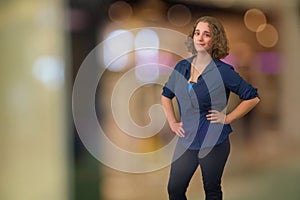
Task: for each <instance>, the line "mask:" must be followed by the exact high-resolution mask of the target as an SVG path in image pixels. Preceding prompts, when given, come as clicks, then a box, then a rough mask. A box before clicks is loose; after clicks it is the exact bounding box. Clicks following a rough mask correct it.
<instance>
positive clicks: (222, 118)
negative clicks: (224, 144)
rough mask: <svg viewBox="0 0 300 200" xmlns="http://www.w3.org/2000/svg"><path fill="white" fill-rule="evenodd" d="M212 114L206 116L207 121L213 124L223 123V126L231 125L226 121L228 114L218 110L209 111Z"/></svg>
mask: <svg viewBox="0 0 300 200" xmlns="http://www.w3.org/2000/svg"><path fill="white" fill-rule="evenodd" d="M208 112H209V113H210V114H207V115H206V119H207V120H209V121H210V122H211V123H213V124H216V123H222V124H229V123H228V122H227V121H226V114H224V113H222V112H219V111H217V110H209V111H208Z"/></svg>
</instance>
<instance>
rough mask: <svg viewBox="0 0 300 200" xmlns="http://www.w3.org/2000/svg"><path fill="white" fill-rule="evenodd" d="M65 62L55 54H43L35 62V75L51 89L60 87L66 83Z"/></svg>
mask: <svg viewBox="0 0 300 200" xmlns="http://www.w3.org/2000/svg"><path fill="white" fill-rule="evenodd" d="M64 72H65V69H64V64H63V61H62V60H61V59H59V58H57V57H55V56H41V57H39V58H38V59H37V60H36V61H35V62H34V64H33V67H32V73H33V75H34V77H35V78H36V79H37V80H39V81H41V82H42V83H43V84H44V85H45V86H47V87H48V88H51V89H58V88H60V87H61V86H62V85H63V84H64V76H65V74H64Z"/></svg>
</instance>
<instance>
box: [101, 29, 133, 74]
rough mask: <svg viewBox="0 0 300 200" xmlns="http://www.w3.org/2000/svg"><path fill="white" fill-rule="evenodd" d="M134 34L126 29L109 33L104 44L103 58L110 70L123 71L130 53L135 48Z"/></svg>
mask: <svg viewBox="0 0 300 200" xmlns="http://www.w3.org/2000/svg"><path fill="white" fill-rule="evenodd" d="M133 41H134V35H133V34H132V33H131V32H129V31H126V30H121V29H119V30H115V31H112V32H111V33H109V34H108V36H107V37H106V39H105V40H104V44H103V48H104V49H103V60H104V64H105V67H106V68H108V70H110V71H122V70H123V69H124V68H126V65H127V63H128V53H129V52H130V51H132V50H133Z"/></svg>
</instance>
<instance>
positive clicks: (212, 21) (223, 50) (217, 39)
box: [186, 16, 229, 59]
mask: <svg viewBox="0 0 300 200" xmlns="http://www.w3.org/2000/svg"><path fill="white" fill-rule="evenodd" d="M199 22H206V23H208V26H209V28H210V31H211V32H212V47H211V51H210V52H209V53H210V55H211V57H212V58H213V59H221V58H224V57H226V56H227V55H228V54H229V47H228V40H227V37H226V33H225V30H224V27H223V25H222V24H221V23H220V22H219V21H218V20H217V19H216V18H214V17H210V16H203V17H201V18H199V19H198V20H197V21H196V22H195V23H194V26H193V30H192V32H191V33H190V34H189V35H188V38H187V41H186V46H187V48H188V51H189V52H191V53H192V54H193V55H196V54H197V51H196V49H195V47H194V41H193V38H194V33H195V29H196V27H197V25H198V23H199Z"/></svg>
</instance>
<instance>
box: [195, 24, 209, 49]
mask: <svg viewBox="0 0 300 200" xmlns="http://www.w3.org/2000/svg"><path fill="white" fill-rule="evenodd" d="M193 40H194V46H195V49H196V51H197V52H200V51H204V50H205V51H207V52H210V49H211V46H212V33H211V31H210V28H209V26H208V23H207V22H199V23H198V24H197V26H196V29H195V32H194V36H193Z"/></svg>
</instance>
